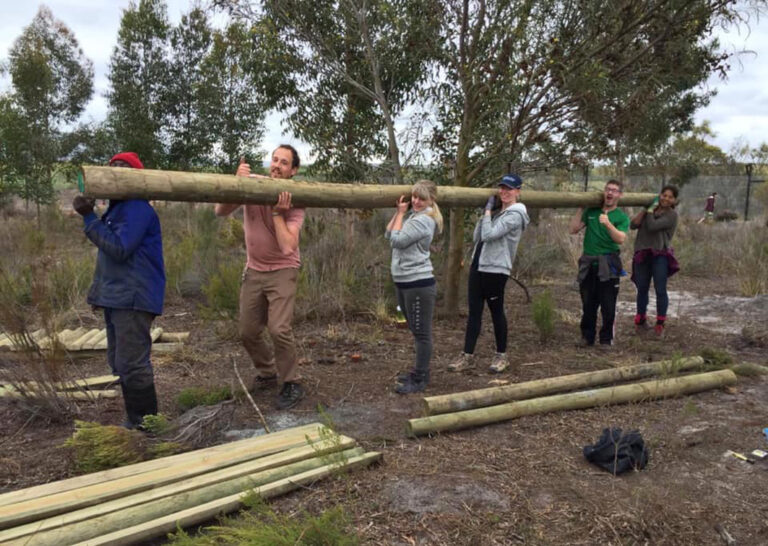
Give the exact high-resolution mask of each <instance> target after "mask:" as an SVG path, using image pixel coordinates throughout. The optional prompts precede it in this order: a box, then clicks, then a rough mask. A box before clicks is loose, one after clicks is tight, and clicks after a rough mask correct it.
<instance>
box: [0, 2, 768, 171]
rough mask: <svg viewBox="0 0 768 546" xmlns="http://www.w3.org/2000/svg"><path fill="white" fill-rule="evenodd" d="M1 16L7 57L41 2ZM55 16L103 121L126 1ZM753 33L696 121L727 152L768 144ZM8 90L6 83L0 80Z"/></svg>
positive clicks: (766, 70)
mask: <svg viewBox="0 0 768 546" xmlns="http://www.w3.org/2000/svg"><path fill="white" fill-rule="evenodd" d="M166 3H167V5H168V14H169V16H170V18H171V21H172V22H174V23H175V22H178V20H179V19H180V17H181V14H182V13H184V12H186V11H188V10H189V7H190V6H191V5H192V3H193V2H192V1H191V0H166ZM3 4H4V6H3V10H2V17H0V58H2V59H5V58H7V55H8V50H9V48H10V47H11V44H12V43H13V41H14V40H15V39H16V37H18V36H19V34H20V33H21V30H22V29H23V28H24V27H25V26H26V25H28V24H29V23H30V22H31V21H32V18H33V17H34V16H35V14H36V13H37V10H38V7H39V5H40V3H39V2H34V1H33V2H10V1H9V0H6V1H5V2H3ZM44 4H45V5H47V6H48V7H49V8H50V9H51V11H52V12H53V14H54V16H55V17H56V18H57V19H59V20H61V21H63V22H64V23H65V24H66V25H67V26H68V27H69V28H70V29H71V30H72V31H73V32H74V34H75V36H76V37H77V39H78V41H79V42H80V46H81V47H82V49H83V51H84V52H85V55H86V56H87V57H89V58H90V59H91V60H92V61H93V63H94V68H95V72H96V81H95V88H96V92H95V93H94V97H93V99H92V100H91V102H90V104H89V105H88V108H87V111H86V119H87V118H92V119H95V120H100V119H103V118H104V115H105V113H106V100H105V99H104V93H105V92H106V90H107V86H108V81H107V78H106V73H107V65H108V63H109V57H110V55H111V53H112V49H113V48H114V46H115V42H116V39H117V29H118V25H119V23H120V17H121V14H122V11H123V10H124V9H125V8H126V7H127V6H128V4H129V1H128V0H109V1H107V2H97V1H94V0H50V1H48V2H44ZM751 27H752V28H751V31H747V29H746V28H744V29H742V30H741V31H740V32H736V31H731V32H728V33H725V32H722V33H720V38H721V42H722V43H723V44H728V51H735V50H742V49H746V50H753V51H755V52H756V55H742V56H740V57H739V59H738V60H736V59H735V60H734V61H733V62H732V63H731V64H732V69H731V72H730V74H729V78H728V80H727V81H725V82H723V81H721V80H719V79H718V78H716V77H712V78H711V79H710V81H709V86H710V87H711V88H715V89H717V90H718V94H717V96H716V97H715V98H714V99H713V100H712V103H711V104H710V105H709V106H708V107H707V108H706V109H704V110H702V111H701V112H699V113H698V114H697V115H696V119H697V121H702V120H709V121H710V123H711V127H712V129H713V130H714V131H715V133H716V137H715V138H714V140H713V143H714V144H716V145H718V146H719V147H720V148H722V149H723V150H725V151H728V150H730V148H731V146H732V145H733V144H734V142H735V141H736V140H737V139H740V138H741V139H744V140H746V141H747V142H748V143H749V144H751V145H752V146H756V145H758V144H760V143H761V142H768V130H766V127H768V63H767V62H766V61H765V59H766V57H768V32H766V29H768V24H767V23H766V21H765V20H762V21H753V22H752V23H751ZM0 85H1V86H2V89H6V88H7V86H8V81H7V79H6V80H2V81H0ZM278 141H279V142H288V143H291V144H294V145H295V146H297V147H298V148H299V150H300V151H301V152H302V155H304V156H305V157H306V155H307V150H308V148H307V146H306V145H304V144H303V143H301V142H300V141H298V140H297V139H295V138H294V137H292V135H284V134H282V132H281V128H280V116H279V115H276V114H275V115H272V116H270V117H269V118H268V120H267V134H266V136H265V140H264V145H265V147H267V148H269V147H271V146H272V145H273V144H276V143H277V142H278Z"/></svg>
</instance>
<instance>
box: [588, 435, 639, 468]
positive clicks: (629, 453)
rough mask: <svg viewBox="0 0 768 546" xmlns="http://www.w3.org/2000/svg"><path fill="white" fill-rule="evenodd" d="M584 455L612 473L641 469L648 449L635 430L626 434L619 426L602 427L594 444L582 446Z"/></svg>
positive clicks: (591, 461)
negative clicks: (600, 433) (601, 431)
mask: <svg viewBox="0 0 768 546" xmlns="http://www.w3.org/2000/svg"><path fill="white" fill-rule="evenodd" d="M584 457H586V458H587V460H588V461H589V462H590V463H592V464H596V465H597V466H599V467H600V468H602V469H604V470H607V471H608V472H610V473H612V474H613V475H617V474H622V473H624V472H627V471H628V470H641V469H643V468H645V465H647V464H648V449H647V448H646V447H645V443H644V442H643V437H642V436H641V435H640V433H639V432H638V431H636V430H630V431H629V432H627V433H626V434H625V433H623V432H622V431H621V429H620V428H610V429H608V428H606V429H603V434H602V435H601V436H600V438H599V439H598V440H597V442H596V443H595V444H594V445H590V446H584Z"/></svg>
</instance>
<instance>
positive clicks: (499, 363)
mask: <svg viewBox="0 0 768 546" xmlns="http://www.w3.org/2000/svg"><path fill="white" fill-rule="evenodd" d="M507 368H509V360H507V354H506V353H496V356H494V357H493V360H491V366H490V368H489V369H490V370H491V371H492V372H493V373H501V372H503V371H504V370H506V369H507Z"/></svg>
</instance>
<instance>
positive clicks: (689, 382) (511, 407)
mask: <svg viewBox="0 0 768 546" xmlns="http://www.w3.org/2000/svg"><path fill="white" fill-rule="evenodd" d="M734 383H736V374H734V373H733V372H732V371H731V370H719V371H716V372H709V373H702V374H695V375H688V376H683V377H676V378H673V379H659V380H655V381H646V382H645V383H633V384H631V385H622V386H619V387H607V388H603V389H593V390H588V391H580V392H572V393H567V394H556V395H554V396H546V397H543V398H533V399H531V400H521V401H518V402H509V403H507V404H500V405H498V406H491V407H488V408H478V409H473V410H467V411H460V412H456V413H443V414H442V415H433V416H431V417H422V418H419V419H410V420H409V421H408V424H407V432H408V434H409V435H411V436H421V435H423V434H430V433H432V432H441V431H447V430H460V429H464V428H469V427H474V426H478V425H488V424H490V423H498V422H500V421H507V420H509V419H516V418H517V417H522V416H524V415H533V414H536V413H547V412H551V411H560V410H572V409H583V408H591V407H595V406H608V405H613V404H624V403H626V402H637V401H641V400H652V399H656V398H664V397H667V396H676V395H681V394H691V393H695V392H701V391H706V390H710V389H716V388H720V387H724V386H726V385H732V384H734Z"/></svg>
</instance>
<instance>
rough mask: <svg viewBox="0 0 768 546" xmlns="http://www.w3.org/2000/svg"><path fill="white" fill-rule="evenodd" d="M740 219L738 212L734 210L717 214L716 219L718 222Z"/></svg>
mask: <svg viewBox="0 0 768 546" xmlns="http://www.w3.org/2000/svg"><path fill="white" fill-rule="evenodd" d="M738 219H739V215H738V213H736V212H733V211H732V210H724V211H721V212H718V213H717V214H715V221H717V222H733V221H734V220H738Z"/></svg>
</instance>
